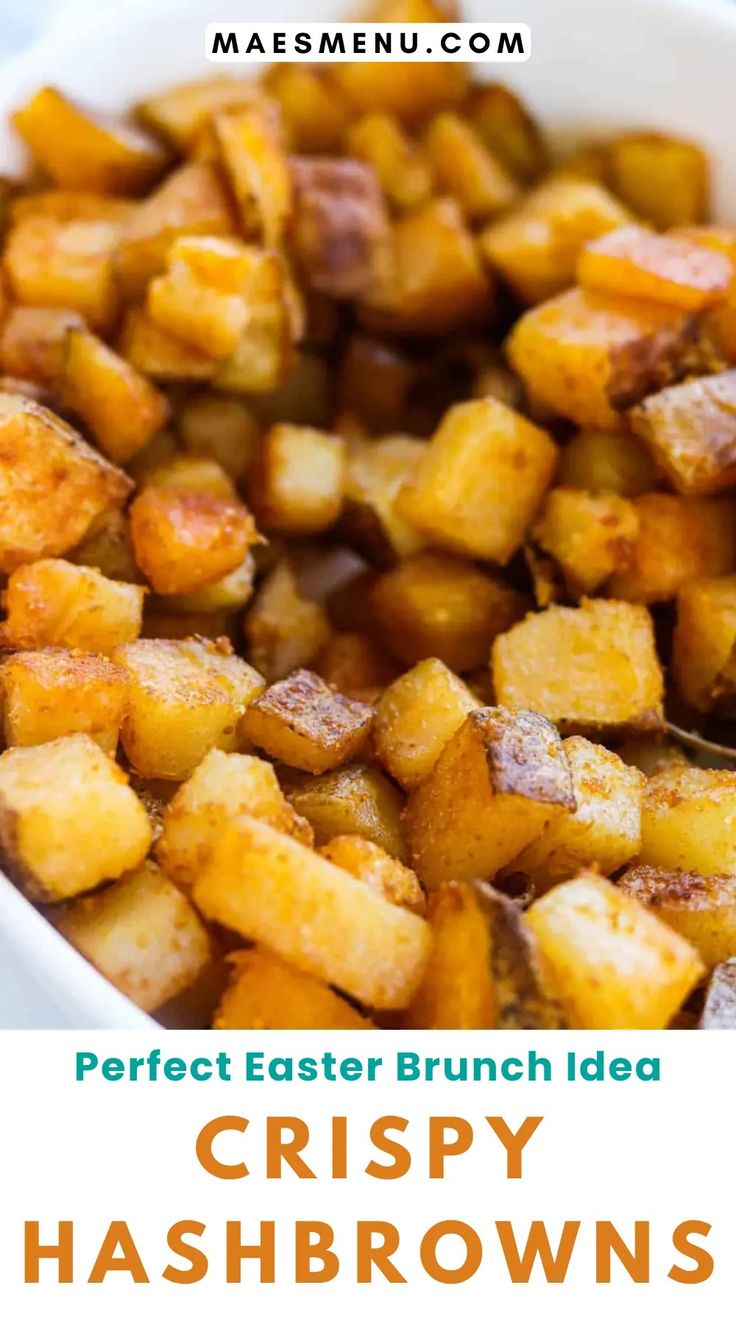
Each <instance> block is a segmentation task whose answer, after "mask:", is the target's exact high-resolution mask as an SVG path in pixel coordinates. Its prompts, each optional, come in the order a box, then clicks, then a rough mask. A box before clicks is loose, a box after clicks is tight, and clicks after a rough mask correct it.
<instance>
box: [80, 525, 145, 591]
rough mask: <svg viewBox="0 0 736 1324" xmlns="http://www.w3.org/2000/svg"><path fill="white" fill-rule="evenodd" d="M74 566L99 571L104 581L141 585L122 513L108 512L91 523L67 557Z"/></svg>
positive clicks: (139, 574) (141, 580) (141, 579)
mask: <svg viewBox="0 0 736 1324" xmlns="http://www.w3.org/2000/svg"><path fill="white" fill-rule="evenodd" d="M67 558H68V560H70V561H73V562H74V563H75V565H88V566H91V568H92V569H93V570H101V571H102V574H103V575H105V576H106V578H107V579H120V580H123V581H124V582H125V583H127V584H141V583H142V582H143V576H142V575H141V572H140V570H139V569H138V566H137V565H136V563H135V558H134V556H133V545H132V543H131V541H130V524H129V521H128V516H127V514H126V513H125V512H124V511H122V510H108V511H104V512H103V514H102V515H99V516H98V517H97V519H95V520H93V522H92V524H91V525H90V528H89V532H88V533H86V534H85V536H84V538H83V539H82V541H81V542H80V543H78V544H77V546H76V547H73V548H72V550H71V551H70V552H68V553H67Z"/></svg>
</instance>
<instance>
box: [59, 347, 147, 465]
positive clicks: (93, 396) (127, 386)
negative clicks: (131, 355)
mask: <svg viewBox="0 0 736 1324" xmlns="http://www.w3.org/2000/svg"><path fill="white" fill-rule="evenodd" d="M58 393H59V399H60V401H61V403H62V404H63V405H65V406H66V408H68V409H71V410H72V411H73V412H74V413H75V414H77V415H79V417H80V418H82V419H83V420H84V422H85V423H86V424H87V426H88V428H89V430H90V432H91V433H92V436H93V437H94V439H95V441H96V442H97V444H98V446H99V447H100V450H102V451H104V453H105V455H107V456H108V458H109V459H111V460H114V461H115V462H116V463H117V464H125V463H126V462H127V461H128V460H129V459H131V457H132V456H133V455H135V454H137V452H138V451H139V450H142V449H143V447H144V446H146V445H147V444H148V442H149V441H150V440H151V438H152V437H153V436H154V434H155V433H156V432H158V430H159V428H162V427H163V425H164V423H165V422H166V420H167V418H168V416H169V405H168V402H167V400H166V398H165V396H163V395H162V394H161V393H160V392H159V391H157V390H156V388H155V387H154V386H152V385H151V383H150V382H149V381H147V380H146V378H145V377H143V376H141V374H140V373H139V372H137V371H136V369H135V368H133V367H131V365H130V364H129V363H127V362H126V360H125V359H123V358H121V357H120V355H119V354H116V353H115V352H114V351H113V350H111V349H109V348H108V346H107V345H106V344H104V342H103V341H102V340H100V339H99V338H98V337H97V336H95V335H93V334H92V332H91V331H83V330H71V331H69V332H68V334H67V338H66V347H65V355H64V364H63V368H62V371H61V374H60V377H59V382H58Z"/></svg>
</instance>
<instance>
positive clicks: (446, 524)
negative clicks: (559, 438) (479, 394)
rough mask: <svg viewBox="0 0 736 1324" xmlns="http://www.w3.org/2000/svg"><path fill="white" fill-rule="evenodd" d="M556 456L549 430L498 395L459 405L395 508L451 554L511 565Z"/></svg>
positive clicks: (546, 485) (445, 417)
mask: <svg viewBox="0 0 736 1324" xmlns="http://www.w3.org/2000/svg"><path fill="white" fill-rule="evenodd" d="M556 460H557V448H556V447H555V445H554V443H553V441H552V440H551V438H550V436H549V434H548V433H547V432H544V431H543V430H542V429H541V428H538V427H536V426H535V425H534V424H533V423H529V422H527V420H526V419H525V418H523V417H522V416H521V414H517V413H516V411H515V410H513V409H509V408H508V407H507V406H506V405H504V404H502V403H501V402H500V400H493V399H491V398H490V397H488V398H486V399H485V400H471V401H468V402H467V403H465V404H458V405H454V406H453V407H452V408H451V409H449V410H448V412H447V413H446V414H445V416H444V418H443V419H442V422H441V423H440V426H439V428H438V429H437V431H436V432H435V434H434V436H433V437H432V439H431V441H430V443H429V445H428V447H427V448H426V450H425V452H424V454H423V456H422V458H421V460H420V462H419V465H418V467H417V471H416V474H415V476H414V479H413V480H412V482H411V483H410V484H409V485H408V486H407V487H406V488H405V489H404V490H403V492H402V493H401V495H400V497H399V499H398V502H397V508H398V511H399V513H400V514H401V515H403V516H404V518H405V519H407V520H409V521H410V523H411V524H413V525H415V526H416V528H418V529H419V530H420V531H421V532H422V533H423V534H424V535H425V536H426V537H427V538H428V539H430V540H431V541H432V542H434V543H437V544H439V545H441V546H443V547H447V548H448V550H449V551H454V552H460V553H461V554H464V555H466V556H479V557H482V558H483V559H484V560H489V561H498V562H499V563H500V564H501V565H505V564H506V562H507V561H510V559H511V557H512V556H513V555H514V552H516V551H517V550H518V548H519V547H520V546H521V543H522V541H523V538H524V534H525V532H526V530H527V528H528V527H529V525H530V524H531V522H532V520H533V519H534V517H535V515H536V514H537V511H538V509H539V506H540V503H541V501H542V498H543V496H544V493H545V491H546V489H547V487H548V486H549V484H550V482H551V480H552V474H553V472H554V467H555V463H556Z"/></svg>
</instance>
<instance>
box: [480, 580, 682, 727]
mask: <svg viewBox="0 0 736 1324" xmlns="http://www.w3.org/2000/svg"><path fill="white" fill-rule="evenodd" d="M492 671H493V684H494V688H495V691H496V698H497V700H498V702H499V703H502V704H504V705H505V706H506V707H507V708H532V709H533V710H534V711H535V712H539V713H544V715H545V717H548V718H549V720H550V721H551V722H557V723H561V724H562V725H563V726H564V727H566V728H568V729H569V728H571V727H572V728H573V729H575V728H578V729H579V728H581V727H582V728H583V729H587V728H590V729H592V730H596V729H602V730H615V729H617V728H624V729H625V728H633V729H634V730H645V731H646V730H650V729H656V728H658V727H660V726H661V725H662V693H663V680H662V670H661V667H660V665H659V661H658V659H657V653H656V649H655V646H654V631H653V629H652V620H651V617H650V615H649V612H648V611H647V610H646V608H645V607H640V606H633V605H631V604H630V603H628V602H614V601H609V600H604V599H602V598H595V599H592V600H590V601H584V602H582V603H581V605H580V606H579V607H548V608H547V610H546V611H542V612H538V613H537V614H536V615H533V616H527V618H526V620H524V621H520V622H519V624H518V625H514V626H512V628H511V629H510V630H509V631H508V633H507V634H502V635H499V637H498V638H497V639H496V640H495V642H494V645H493V653H492Z"/></svg>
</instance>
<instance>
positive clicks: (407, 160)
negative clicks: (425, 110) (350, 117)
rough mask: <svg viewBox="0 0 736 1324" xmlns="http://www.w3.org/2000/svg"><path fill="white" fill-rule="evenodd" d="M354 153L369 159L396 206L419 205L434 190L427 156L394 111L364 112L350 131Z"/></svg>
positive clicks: (383, 188) (364, 159)
mask: <svg viewBox="0 0 736 1324" xmlns="http://www.w3.org/2000/svg"><path fill="white" fill-rule="evenodd" d="M347 146H348V150H349V152H350V155H351V156H356V157H358V158H359V160H361V161H367V163H368V165H370V166H372V167H373V169H374V170H375V172H376V176H377V178H378V182H379V184H380V186H381V189H382V191H383V193H384V195H385V197H386V198H387V199H388V201H389V203H390V204H391V206H392V207H394V208H396V210H397V211H405V210H407V209H410V208H412V207H419V206H421V205H422V203H424V202H426V201H427V200H428V198H429V196H430V194H431V192H432V175H431V172H430V170H429V168H428V166H427V163H426V161H425V160H423V158H422V155H421V153H420V151H419V149H418V147H417V145H416V143H414V142H412V140H411V138H410V137H409V135H408V134H407V133H406V132H405V131H404V129H403V127H402V125H401V124H400V123H399V121H398V120H397V119H395V117H394V116H393V115H386V114H382V113H381V112H380V111H376V112H374V113H373V114H371V115H363V116H362V118H361V119H359V120H357V121H356V122H355V124H353V126H352V128H351V129H350V131H349V133H348V138H347Z"/></svg>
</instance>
